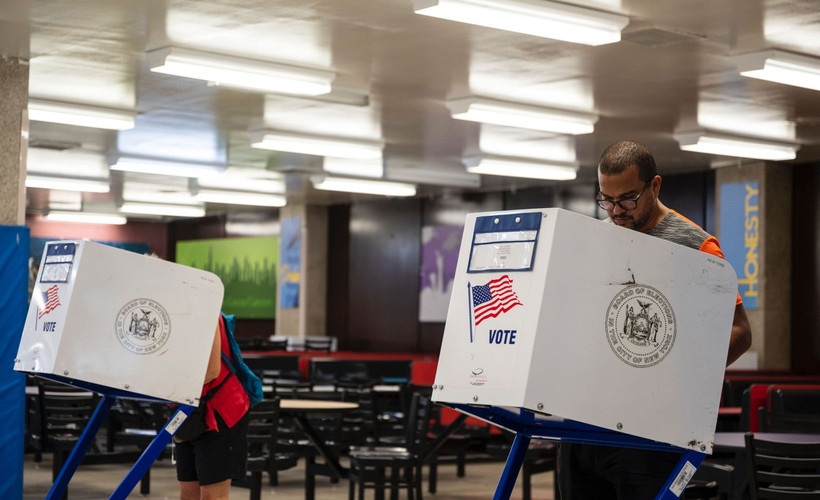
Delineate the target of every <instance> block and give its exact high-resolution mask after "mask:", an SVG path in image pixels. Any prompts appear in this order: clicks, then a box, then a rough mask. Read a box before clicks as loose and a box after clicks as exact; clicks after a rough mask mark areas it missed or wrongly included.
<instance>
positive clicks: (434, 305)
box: [419, 226, 464, 323]
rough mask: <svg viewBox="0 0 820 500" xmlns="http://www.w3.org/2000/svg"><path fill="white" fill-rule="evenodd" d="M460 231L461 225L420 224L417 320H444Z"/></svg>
mask: <svg viewBox="0 0 820 500" xmlns="http://www.w3.org/2000/svg"><path fill="white" fill-rule="evenodd" d="M463 232H464V226H424V227H422V228H421V242H422V243H421V245H422V247H421V284H420V287H419V321H422V322H428V323H433V322H441V323H443V322H444V321H446V320H447V309H448V307H449V305H450V292H451V291H452V289H453V278H454V277H455V275H456V264H457V263H458V253H459V249H460V246H461V235H462V233H463Z"/></svg>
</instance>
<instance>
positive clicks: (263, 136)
mask: <svg viewBox="0 0 820 500" xmlns="http://www.w3.org/2000/svg"><path fill="white" fill-rule="evenodd" d="M248 135H249V136H250V139H251V146H253V147H255V148H260V149H270V150H273V151H287V152H290V153H300V154H308V155H316V156H335V157H339V158H351V159H356V160H373V159H378V158H381V157H382V148H383V147H384V144H383V143H382V142H380V141H365V140H357V139H344V138H339V137H326V136H315V135H304V134H295V133H292V132H280V131H276V130H252V131H250V132H248Z"/></svg>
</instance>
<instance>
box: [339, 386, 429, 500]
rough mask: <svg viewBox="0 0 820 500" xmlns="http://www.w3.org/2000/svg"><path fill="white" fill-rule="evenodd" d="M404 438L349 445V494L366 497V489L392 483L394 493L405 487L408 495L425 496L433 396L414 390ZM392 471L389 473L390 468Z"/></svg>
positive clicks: (411, 496) (393, 495)
mask: <svg viewBox="0 0 820 500" xmlns="http://www.w3.org/2000/svg"><path fill="white" fill-rule="evenodd" d="M406 422H407V423H406V427H405V436H404V442H403V443H401V444H400V445H369V446H353V447H351V448H350V453H349V458H350V475H349V479H350V489H349V498H350V499H351V500H353V499H354V498H355V492H356V490H357V489H358V492H359V495H358V496H359V500H363V499H364V492H365V489H367V488H371V489H374V490H381V491H382V492H383V491H384V489H385V488H386V487H388V486H389V487H390V490H391V493H392V497H394V498H395V497H396V496H397V492H398V491H399V490H400V489H406V491H407V498H408V499H409V500H413V499H416V498H418V499H419V500H420V499H421V498H422V485H421V467H422V459H423V457H424V443H425V440H426V437H427V430H428V427H429V424H430V399H429V398H428V397H426V396H422V395H421V394H418V393H414V394H413V396H412V398H411V402H410V409H409V412H408V414H407V421H406ZM388 471H389V473H390V474H389V477H388V475H387V472H388Z"/></svg>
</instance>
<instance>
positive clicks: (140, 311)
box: [114, 299, 171, 354]
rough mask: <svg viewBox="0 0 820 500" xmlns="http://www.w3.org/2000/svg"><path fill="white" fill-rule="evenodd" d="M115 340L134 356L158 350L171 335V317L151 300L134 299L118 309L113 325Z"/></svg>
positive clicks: (157, 303)
mask: <svg viewBox="0 0 820 500" xmlns="http://www.w3.org/2000/svg"><path fill="white" fill-rule="evenodd" d="M114 332H115V333H116V335H117V340H119V341H120V343H121V344H122V345H123V347H125V348H126V349H128V350H129V351H131V352H133V353H134V354H151V353H152V352H155V351H157V350H159V349H160V348H161V347H162V346H163V345H165V343H166V342H167V341H168V337H170V335H171V317H170V316H169V315H168V311H166V310H165V308H164V307H162V305H161V304H160V303H159V302H157V301H155V300H151V299H134V300H132V301H130V302H128V303H127V304H125V305H124V306H122V308H121V309H120V312H119V314H117V320H116V322H115V324H114Z"/></svg>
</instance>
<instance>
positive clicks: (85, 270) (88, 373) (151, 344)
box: [14, 240, 224, 405]
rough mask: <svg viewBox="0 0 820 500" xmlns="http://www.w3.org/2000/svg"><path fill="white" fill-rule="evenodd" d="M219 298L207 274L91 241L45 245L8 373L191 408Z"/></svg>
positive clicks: (213, 279) (215, 284)
mask: <svg viewBox="0 0 820 500" xmlns="http://www.w3.org/2000/svg"><path fill="white" fill-rule="evenodd" d="M223 293H224V292H223V286H222V282H221V281H220V280H219V278H218V277H217V276H216V275H214V274H211V273H208V272H206V271H201V270H198V269H193V268H190V267H186V266H182V265H179V264H174V263H171V262H166V261H164V260H161V259H157V258H153V257H148V256H144V255H139V254H136V253H133V252H129V251H126V250H120V249H117V248H113V247H109V246H106V245H102V244H99V243H94V242H91V241H85V240H83V241H58V242H50V243H48V245H47V247H46V249H45V251H44V252H43V258H42V262H41V264H40V271H39V274H38V276H37V280H36V283H35V286H34V291H33V293H32V298H31V303H30V305H29V309H28V314H27V316H26V322H25V327H24V329H23V334H22V337H21V340H20V347H19V350H18V352H17V356H16V359H15V361H14V369H15V370H17V371H23V372H30V373H32V374H36V375H43V376H47V377H48V376H56V377H54V378H60V379H70V380H72V381H73V382H72V383H76V384H77V385H85V386H86V387H89V388H91V389H93V390H100V391H101V392H109V391H108V390H106V388H108V389H111V390H113V391H115V392H116V393H117V394H119V395H122V396H126V397H131V396H133V397H137V398H138V397H139V396H148V397H149V398H156V399H160V400H165V401H170V402H176V403H181V404H186V405H196V404H198V401H199V396H200V393H201V391H202V383H203V380H204V377H205V370H206V368H207V364H208V358H209V355H210V351H211V346H212V344H213V338H214V332H215V329H216V325H217V321H218V317H219V311H220V307H221V304H222V296H223Z"/></svg>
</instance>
